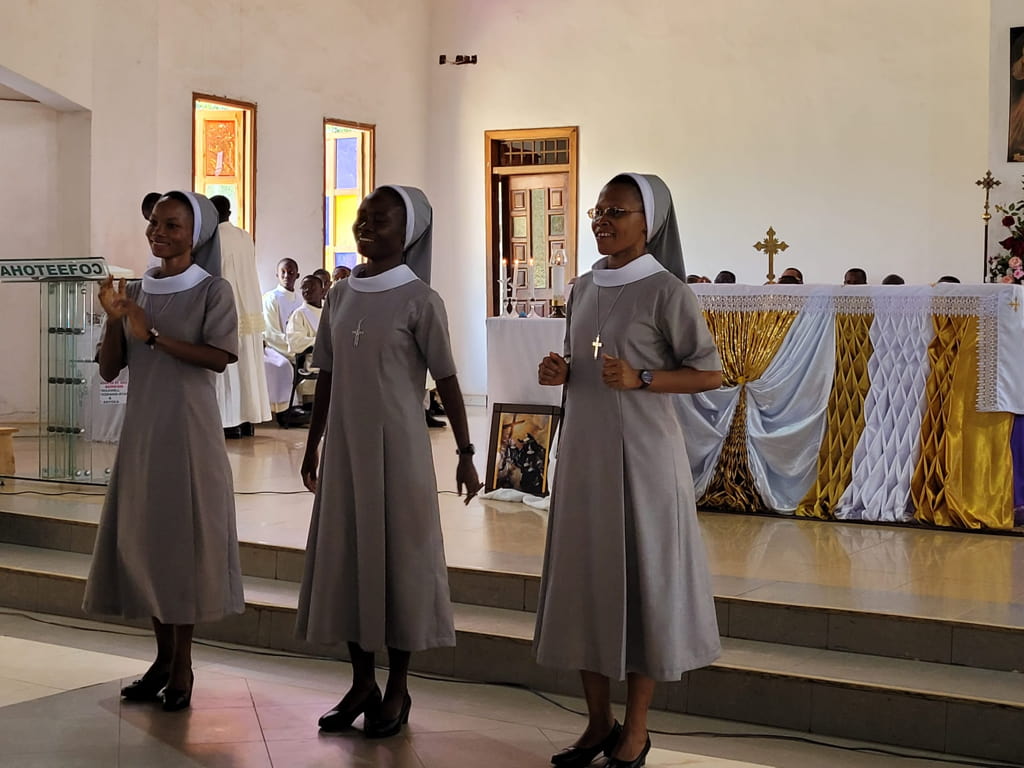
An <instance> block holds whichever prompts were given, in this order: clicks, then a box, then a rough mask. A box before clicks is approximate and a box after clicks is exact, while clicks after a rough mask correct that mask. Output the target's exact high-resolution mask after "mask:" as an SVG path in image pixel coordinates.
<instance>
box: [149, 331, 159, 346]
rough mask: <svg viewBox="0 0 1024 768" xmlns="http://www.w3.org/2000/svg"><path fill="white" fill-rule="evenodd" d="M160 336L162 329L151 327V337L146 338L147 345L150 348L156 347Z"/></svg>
mask: <svg viewBox="0 0 1024 768" xmlns="http://www.w3.org/2000/svg"><path fill="white" fill-rule="evenodd" d="M159 336H160V331H158V330H157V329H156V328H150V329H149V338H148V339H146V346H147V347H149V348H150V349H152V348H153V347H155V346H156V340H157V338H158V337H159Z"/></svg>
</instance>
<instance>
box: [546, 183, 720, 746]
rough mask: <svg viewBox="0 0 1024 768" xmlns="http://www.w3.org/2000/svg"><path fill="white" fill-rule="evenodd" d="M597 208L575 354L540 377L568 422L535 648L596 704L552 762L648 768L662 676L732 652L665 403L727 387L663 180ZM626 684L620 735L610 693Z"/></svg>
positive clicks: (554, 360)
mask: <svg viewBox="0 0 1024 768" xmlns="http://www.w3.org/2000/svg"><path fill="white" fill-rule="evenodd" d="M597 205H598V207H597V208H594V209H592V210H591V211H589V212H588V213H589V214H590V216H591V218H592V219H593V224H592V228H593V231H594V235H595V239H596V241H597V247H598V250H599V251H600V253H601V254H602V255H603V256H604V258H602V259H600V260H599V261H597V262H596V263H595V264H594V266H593V268H592V270H591V271H590V272H588V273H586V274H584V275H582V276H580V278H579V280H578V281H577V282H576V286H575V287H574V288H573V291H572V296H571V298H570V302H569V307H568V313H567V320H566V333H565V345H564V351H563V355H558V354H555V353H552V354H551V355H549V356H548V357H547V358H545V359H544V360H543V361H542V362H541V365H540V370H539V379H540V383H541V384H549V385H557V384H564V386H565V412H564V420H563V424H562V436H561V442H560V444H559V456H558V464H557V466H556V470H555V475H556V476H555V479H554V483H553V486H552V487H553V497H552V501H551V511H550V518H549V522H548V540H547V548H546V552H545V558H544V572H543V579H542V583H541V592H540V602H539V606H538V610H537V626H536V635H535V644H534V646H535V651H536V655H537V660H538V661H539V662H540V663H541V664H544V665H548V666H552V667H562V668H568V669H577V670H580V671H581V672H582V673H583V674H582V676H583V684H584V690H585V693H586V695H587V703H588V708H589V710H590V723H589V726H588V729H587V731H586V732H585V733H584V735H583V736H582V737H581V738H580V740H579V741H578V742H577V744H576V745H574V746H573V747H570V748H569V749H567V750H565V751H564V752H562V753H559V754H558V755H555V756H554V758H553V762H555V763H556V764H560V765H585V764H587V763H589V762H590V760H591V759H592V758H593V757H595V756H596V755H597V753H598V752H600V751H605V753H606V754H608V755H609V756H610V757H611V756H613V755H614V759H612V761H611V762H610V763H609V765H613V766H616V765H641V764H642V763H643V760H644V759H645V758H646V754H647V750H648V749H649V748H650V741H649V739H647V731H646V708H647V704H649V702H650V696H651V694H652V693H653V688H654V681H657V680H678V679H679V678H680V677H681V676H682V675H683V673H685V672H686V671H687V670H690V669H694V668H697V667H703V666H705V665H707V664H709V663H710V662H712V661H714V660H715V659H716V658H717V657H718V655H719V651H720V646H719V638H718V626H717V623H716V620H715V607H714V601H713V597H712V591H711V581H710V577H709V574H708V568H707V562H706V555H705V551H704V544H703V541H702V539H701V534H700V528H699V525H698V522H697V516H696V506H695V500H694V490H693V481H692V478H691V476H690V468H689V467H690V465H689V462H688V460H687V457H686V444H685V442H684V440H683V433H682V430H681V428H680V425H679V422H678V421H677V419H676V415H675V409H674V408H673V405H672V398H671V397H670V396H668V395H669V394H670V393H695V392H701V391H705V390H708V389H715V388H716V387H718V386H720V383H721V368H722V364H721V361H720V360H719V356H718V352H717V350H716V348H715V343H714V340H713V338H712V336H711V334H710V333H709V331H708V328H707V326H706V324H705V322H704V318H703V315H702V313H701V309H700V306H699V305H698V302H697V299H696V297H695V296H694V294H693V292H692V291H691V290H690V288H689V287H688V286H687V285H686V284H685V282H684V280H685V272H684V269H683V256H682V247H681V245H680V242H679V230H678V227H677V225H676V218H675V212H674V210H673V208H672V198H671V194H670V193H669V190H668V188H667V187H666V186H665V184H664V182H662V180H661V179H660V178H658V177H657V176H649V175H641V174H623V175H621V176H616V177H615V178H614V179H612V180H611V181H610V182H609V183H608V184H607V185H606V186H605V187H604V189H603V190H602V191H601V195H600V197H599V199H598V204H597ZM622 679H627V681H628V688H629V704H628V706H627V712H626V719H625V721H624V725H623V726H622V729H621V730H620V727H619V726H618V724H617V723H616V724H614V727H613V719H612V714H611V708H610V704H609V701H608V690H609V680H622ZM645 739H647V741H646V745H645V741H644V740H645ZM616 761H618V762H616ZM637 761H639V762H637Z"/></svg>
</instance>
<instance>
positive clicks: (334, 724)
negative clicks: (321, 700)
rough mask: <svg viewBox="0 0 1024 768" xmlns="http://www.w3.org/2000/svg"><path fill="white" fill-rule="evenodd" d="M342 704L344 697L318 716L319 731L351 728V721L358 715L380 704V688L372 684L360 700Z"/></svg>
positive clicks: (374, 708) (372, 709)
mask: <svg viewBox="0 0 1024 768" xmlns="http://www.w3.org/2000/svg"><path fill="white" fill-rule="evenodd" d="M344 704H345V699H342V700H341V701H339V702H338V704H337V706H335V707H334V709H332V710H331V711H330V712H325V713H324V714H323V715H322V716H321V717H320V720H319V722H318V723H317V725H319V726H320V730H321V731H328V732H336V731H344V730H345V729H347V728H351V727H352V723H353V722H354V721H355V719H356V718H357V717H359V716H360V715H364V714H366V713H367V712H373V711H375V710H376V709H377V707H379V706H380V688H378V687H377V686H376V685H374V686H373V688H372V689H371V690H370V692H369V693H368V694H366V695H365V696H364V697H363V699H362V701H359V702H356V703H355V704H354V705H348V706H343V705H344Z"/></svg>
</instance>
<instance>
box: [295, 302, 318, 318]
mask: <svg viewBox="0 0 1024 768" xmlns="http://www.w3.org/2000/svg"><path fill="white" fill-rule="evenodd" d="M299 309H300V310H303V311H305V312H313V313H314V314H317V315H319V314H320V313H321V312H323V311H324V308H323V307H317V306H315V305H313V304H310V303H309V302H308V301H304V302H302V306H301V307H299Z"/></svg>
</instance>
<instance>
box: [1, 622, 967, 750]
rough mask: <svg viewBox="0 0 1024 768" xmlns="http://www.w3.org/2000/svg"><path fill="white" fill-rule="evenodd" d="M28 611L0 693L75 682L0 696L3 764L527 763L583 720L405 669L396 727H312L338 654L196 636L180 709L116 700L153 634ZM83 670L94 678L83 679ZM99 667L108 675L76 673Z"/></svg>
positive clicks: (675, 727)
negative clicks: (407, 681) (192, 676)
mask: <svg viewBox="0 0 1024 768" xmlns="http://www.w3.org/2000/svg"><path fill="white" fill-rule="evenodd" d="M35 618H43V619H45V620H46V621H55V622H56V623H57V625H54V624H41V623H38V622H37V621H32V620H30V619H29V618H26V617H24V616H14V615H10V614H9V613H4V612H0V653H2V655H3V658H4V659H6V660H7V661H6V662H5V665H0V697H3V696H5V695H7V692H8V691H9V690H10V691H13V690H15V688H16V685H17V683H16V678H15V677H9V676H10V675H22V676H25V675H24V673H22V672H20V671H18V668H19V667H21V668H26V669H27V668H38V669H41V668H48V669H49V672H48V673H47V675H46V676H45V677H44V678H41V679H44V680H45V681H46V682H47V683H49V684H50V686H62V687H71V686H69V685H68V684H69V683H71V682H74V683H75V684H76V685H77V684H85V685H86V686H87V687H82V688H78V689H77V690H70V691H68V692H63V693H56V694H53V695H48V696H45V697H42V698H36V699H34V700H31V701H22V702H21V703H17V704H10V705H8V706H5V707H0V745H2V746H0V766H4V767H5V768H6V767H7V766H10V767H11V768H50V767H51V766H52V767H54V768H55V767H57V766H60V767H61V768H111V767H112V766H121V767H122V768H134V767H136V766H138V767H139V768H142V767H146V768H150V767H153V768H165V767H166V768H186V767H193V766H209V767H210V768H220V767H221V766H232V767H238V768H250V767H251V768H263V767H265V766H275V768H307V767H314V766H316V767H319V766H325V767H326V766H330V768H347V767H348V766H389V767H391V768H404V767H406V766H408V767H409V768H442V767H448V766H453V767H454V768H470V767H472V768H504V767H505V766H509V768H511V767H512V766H515V768H522V767H523V766H538V768H540V767H541V766H544V765H547V763H548V757H549V756H550V755H551V754H552V753H553V752H554V751H557V749H559V748H561V747H562V746H565V745H566V744H568V743H570V742H571V741H572V739H573V738H574V734H576V733H577V732H578V731H579V730H580V729H581V727H582V723H583V719H582V718H581V717H580V716H579V715H577V714H575V713H573V712H570V711H567V710H566V709H563V708H561V707H559V706H556V705H555V704H553V703H550V702H548V701H545V700H543V699H541V698H539V697H537V696H536V695H534V694H532V693H530V692H528V691H525V690H521V689H511V688H501V687H494V686H487V685H477V684H465V683H458V682H454V681H445V680H437V679H430V678H424V677H418V678H415V679H413V680H412V682H411V690H412V696H413V701H414V704H413V710H412V716H411V719H410V725H409V727H408V728H407V729H406V730H405V731H404V732H403V733H402V734H401V735H400V736H398V737H395V738H393V739H388V740H384V741H380V742H369V741H367V740H365V739H363V738H362V737H361V736H360V734H359V731H358V730H354V731H352V732H350V733H346V734H340V735H320V734H319V733H318V731H317V728H316V718H317V717H318V716H319V715H320V714H321V713H322V712H323V711H324V710H326V709H328V708H329V707H330V706H331V705H332V704H333V703H334V702H335V701H336V700H337V698H338V697H339V695H340V693H341V692H342V691H344V689H345V688H346V686H347V683H348V668H347V666H346V665H344V664H341V663H338V662H330V661H320V660H316V659H306V658H291V657H285V656H275V655H265V654H258V653H252V652H249V651H246V650H244V649H227V648H222V647H214V646H211V645H203V646H200V647H198V648H197V649H196V688H195V696H194V699H193V706H192V709H191V711H186V712H183V713H174V714H167V713H164V712H162V711H160V710H159V709H158V708H157V707H154V706H152V705H146V704H132V703H126V702H122V701H121V699H120V697H119V695H118V691H119V688H120V686H121V685H122V684H124V683H125V682H126V681H129V680H131V679H132V676H134V675H137V674H138V672H139V671H140V670H141V669H143V668H145V666H146V662H145V661H144V659H146V658H148V656H149V654H150V653H151V642H152V641H151V640H150V638H148V637H147V636H146V635H145V633H141V632H136V631H134V630H131V629H125V628H122V627H113V626H109V625H103V624H96V623H92V622H81V621H72V620H64V619H55V618H54V617H39V616H37V617H35ZM71 625H73V626H75V627H82V628H84V629H79V628H72V626H71ZM96 630H110V632H109V633H108V632H106V631H102V632H97V631H96ZM99 649H102V653H101V652H100V651H99ZM85 670H89V671H88V672H86V671H85ZM83 674H93V675H94V677H93V678H92V679H89V680H86V679H85V678H83V677H81V675H83ZM380 677H381V679H382V680H383V673H382V674H381V676H380ZM101 678H102V679H106V678H109V680H108V681H107V682H100V683H95V684H91V685H89V683H90V682H93V681H94V680H97V679H101ZM44 693H45V691H37V692H36V694H37V695H41V694H44ZM551 698H552V699H554V700H555V701H556V702H557V703H558V704H560V705H563V706H565V707H568V708H569V709H573V710H577V711H578V710H580V709H581V708H582V706H583V705H582V702H581V701H580V700H578V699H572V698H568V697H561V696H553V697H551ZM0 700H2V699H0ZM356 725H357V727H358V726H359V725H360V723H359V721H357V723H356ZM651 725H652V727H653V728H655V729H657V730H659V731H665V732H671V733H675V734H681V733H688V734H699V735H685V736H684V735H664V734H658V733H656V734H654V735H653V737H652V738H653V741H654V744H655V749H654V750H653V751H652V752H651V756H650V760H649V762H648V765H651V766H659V767H660V766H665V767H668V766H686V767H687V768H743V767H744V766H746V767H748V768H749V767H751V766H777V767H778V768H821V767H822V766H825V765H828V766H829V768H884V767H885V766H893V765H900V766H905V767H906V768H923V766H929V765H933V766H934V765H938V764H939V763H937V762H935V761H933V760H931V759H929V757H930V756H925V755H924V754H923V753H913V754H916V755H919V756H920V757H918V758H912V759H903V758H897V757H893V756H885V755H878V754H870V753H868V752H857V751H849V750H850V749H867V750H870V749H872V746H871V745H867V744H862V743H856V742H850V741H844V740H839V739H827V738H822V739H819V741H823V742H827V743H832V744H837V745H840V746H842V747H844V748H845V749H836V748H831V747H826V746H817V745H813V744H808V743H804V742H802V741H799V740H797V739H800V738H802V737H804V736H805V734H797V733H788V732H785V731H780V730H778V729H770V728H762V727H758V726H751V725H744V724H739V723H730V722H724V721H716V720H712V719H707V718H696V717H688V716H683V715H673V714H668V713H663V712H657V713H653V714H652V718H651ZM744 734H747V735H754V736H756V737H755V738H750V737H748V736H744ZM768 737H771V738H768ZM789 737H795V738H792V739H791V738H789ZM897 751H902V752H907V751H906V750H897ZM943 758H944V759H945V760H949V759H950V758H949V756H943Z"/></svg>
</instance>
